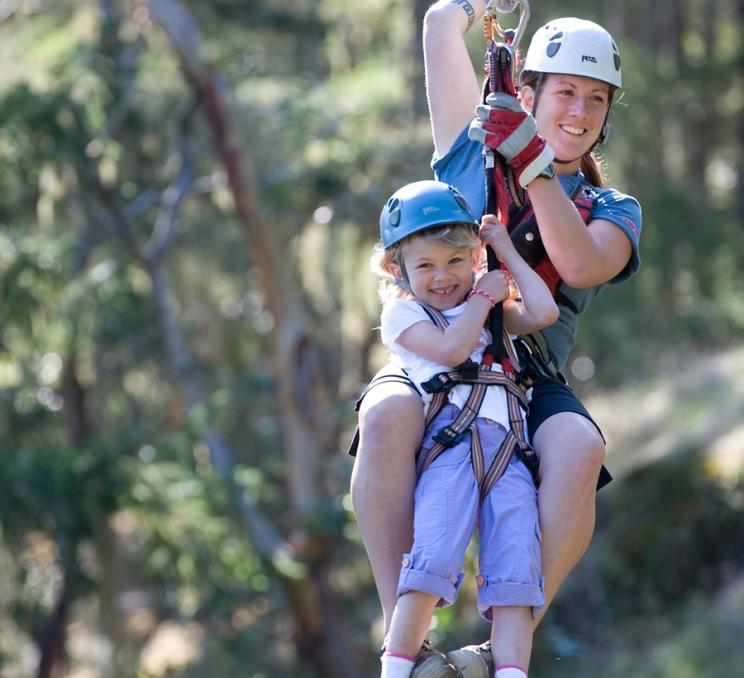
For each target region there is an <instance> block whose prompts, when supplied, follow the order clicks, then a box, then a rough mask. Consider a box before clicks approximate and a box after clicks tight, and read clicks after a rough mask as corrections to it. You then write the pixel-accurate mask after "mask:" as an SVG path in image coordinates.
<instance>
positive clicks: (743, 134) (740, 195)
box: [732, 0, 744, 227]
mask: <svg viewBox="0 0 744 678" xmlns="http://www.w3.org/2000/svg"><path fill="white" fill-rule="evenodd" d="M735 2H736V4H735V10H734V11H735V15H736V24H737V26H738V29H739V30H738V31H737V32H738V34H739V35H744V0H735ZM738 63H739V64H744V44H742V43H739V59H738ZM734 78H735V79H734V82H736V81H737V80H738V83H739V87H741V84H742V74H741V71H740V72H739V74H738V77H737V76H736V75H735V76H734ZM736 119H737V123H736V129H734V130H732V132H733V134H734V135H735V139H736V143H737V150H738V152H737V153H736V158H737V161H736V168H735V169H736V205H735V207H736V210H737V214H738V215H739V224H740V225H742V227H744V110H742V107H741V104H740V108H739V114H738V115H737V116H736Z"/></svg>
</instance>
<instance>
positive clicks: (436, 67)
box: [424, 0, 485, 157]
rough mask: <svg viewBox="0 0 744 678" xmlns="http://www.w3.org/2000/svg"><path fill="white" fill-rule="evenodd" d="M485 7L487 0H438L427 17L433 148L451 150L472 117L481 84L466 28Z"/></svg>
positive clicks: (441, 151)
mask: <svg viewBox="0 0 744 678" xmlns="http://www.w3.org/2000/svg"><path fill="white" fill-rule="evenodd" d="M484 11H485V2H484V0H439V2H437V3H436V4H434V5H432V7H430V8H429V10H428V11H427V13H426V16H425V17H424V70H425V73H426V94H427V98H428V101H429V116H430V118H431V128H432V134H433V137H434V149H435V151H436V154H437V155H438V156H439V157H442V156H443V155H444V154H446V153H447V151H449V149H450V148H451V147H452V144H453V143H454V141H455V139H457V137H458V135H459V134H460V133H461V132H462V130H463V129H465V127H466V125H468V124H469V123H470V121H471V120H472V119H473V115H474V113H473V111H474V109H475V106H476V105H477V104H478V103H479V102H480V84H479V82H478V80H477V77H476V74H475V70H474V68H473V62H472V60H471V59H470V54H469V53H468V50H467V47H466V45H465V33H466V31H467V30H468V29H469V28H470V27H471V26H473V25H474V24H475V23H476V22H478V21H479V20H480V19H481V17H482V16H483V12H484Z"/></svg>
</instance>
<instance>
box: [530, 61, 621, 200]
mask: <svg viewBox="0 0 744 678" xmlns="http://www.w3.org/2000/svg"><path fill="white" fill-rule="evenodd" d="M540 75H542V74H541V73H538V72H536V71H529V72H527V73H523V74H522V82H521V85H520V88H521V87H530V88H531V89H532V90H533V91H535V92H536V91H537V87H538V84H539V80H540ZM544 75H546V76H547V75H550V74H549V73H546V74H544ZM608 86H609V88H610V96H609V100H608V102H607V110H608V111H609V110H610V106H612V95H613V94H614V93H615V88H614V87H613V86H612V85H608ZM580 169H581V173H582V174H583V175H584V176H585V177H586V179H587V181H588V182H589V183H590V184H592V186H596V187H597V188H604V187H605V186H606V184H607V180H606V177H605V174H604V169H603V167H602V158H601V156H600V155H599V153H598V152H597V151H595V150H593V149H590V150H588V151H587V152H586V153H584V155H583V156H581V164H580Z"/></svg>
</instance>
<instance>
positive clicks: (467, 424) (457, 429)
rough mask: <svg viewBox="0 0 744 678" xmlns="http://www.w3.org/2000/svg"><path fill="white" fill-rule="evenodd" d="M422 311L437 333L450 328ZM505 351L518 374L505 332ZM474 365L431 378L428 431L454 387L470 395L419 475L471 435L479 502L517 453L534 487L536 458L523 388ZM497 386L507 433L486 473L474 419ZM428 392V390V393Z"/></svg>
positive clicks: (439, 315)
mask: <svg viewBox="0 0 744 678" xmlns="http://www.w3.org/2000/svg"><path fill="white" fill-rule="evenodd" d="M422 306H423V308H424V310H425V311H426V312H427V314H428V315H429V316H430V317H431V319H432V321H433V322H434V323H435V324H436V325H437V327H439V328H440V329H446V327H447V325H448V324H449V323H448V321H447V319H446V318H445V317H444V315H443V314H442V313H441V312H440V311H438V310H437V309H435V308H432V307H430V306H426V305H424V304H422ZM504 347H505V348H506V351H507V354H508V357H509V359H510V360H511V364H512V365H513V366H514V368H515V369H516V370H517V371H518V370H519V369H520V367H519V359H518V358H517V353H516V350H515V348H514V345H513V343H512V341H511V339H510V337H509V336H508V334H507V333H506V332H504ZM473 367H474V363H469V364H467V365H466V366H465V369H457V368H456V369H454V370H450V371H449V372H442V373H440V374H438V375H436V376H435V377H434V378H432V379H431V380H430V381H429V382H426V383H427V384H430V383H431V382H438V383H439V384H440V385H441V387H440V388H439V389H438V390H436V391H435V392H434V393H433V396H432V401H431V403H430V404H429V410H428V412H427V415H426V428H427V429H428V428H429V426H430V425H431V423H432V422H433V421H434V419H435V418H436V417H437V415H438V414H439V413H440V412H441V410H442V408H443V407H444V405H445V404H446V403H447V392H448V391H449V389H450V388H452V386H454V385H456V384H470V393H469V394H468V398H467V400H466V401H465V404H464V405H463V407H462V409H461V410H460V413H459V414H458V416H457V418H456V419H455V421H453V422H452V423H451V424H449V425H448V426H444V427H443V428H442V429H440V430H439V431H438V432H437V433H436V435H435V436H434V441H435V444H434V445H433V446H432V447H431V449H430V450H429V451H428V452H427V454H426V457H425V458H424V460H423V463H422V464H421V468H420V471H419V473H420V474H421V473H423V472H424V471H425V470H426V469H427V468H429V466H431V464H432V463H433V462H434V460H435V459H436V458H437V457H439V455H440V454H442V452H444V451H445V450H446V449H448V448H449V447H452V446H453V445H456V444H457V443H459V442H460V441H461V440H462V438H463V436H464V435H465V434H466V433H467V432H468V430H469V431H470V434H471V445H470V447H471V451H470V455H471V460H472V465H473V472H474V474H475V478H476V482H477V484H478V488H479V492H480V497H481V501H482V500H483V498H485V497H486V496H487V495H488V493H489V492H490V491H491V488H492V487H493V486H494V485H495V484H496V482H498V480H499V478H501V476H502V475H503V474H504V471H505V470H506V468H507V466H508V465H509V462H510V461H511V458H512V456H513V454H514V452H515V450H518V451H519V453H520V458H522V460H523V461H524V463H525V464H526V465H527V467H528V468H529V469H530V472H531V473H532V475H533V477H534V478H535V483H537V473H536V465H535V462H536V455H535V452H534V450H533V449H532V448H531V447H530V445H529V444H528V443H527V434H526V430H525V422H524V417H523V416H522V412H523V410H525V409H526V408H527V396H526V394H525V391H524V389H523V388H522V387H520V386H519V384H517V382H516V381H515V379H514V377H513V376H512V375H510V374H507V373H504V372H492V371H491V369H490V364H488V363H483V364H481V365H480V366H478V368H477V369H476V370H474V369H473ZM492 385H498V386H502V387H504V388H505V389H506V402H507V408H508V412H509V430H508V431H507V435H506V437H505V438H504V441H503V442H502V443H501V445H500V446H499V449H498V450H497V452H496V455H495V457H494V460H493V461H492V462H491V465H490V466H489V468H488V470H486V469H485V457H484V454H483V448H482V446H481V442H480V436H479V435H478V430H477V427H476V425H475V419H476V417H477V416H478V413H479V411H480V408H481V405H482V404H483V399H484V398H485V396H486V389H487V388H488V387H489V386H492ZM427 390H428V389H427Z"/></svg>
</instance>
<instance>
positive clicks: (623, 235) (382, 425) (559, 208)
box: [351, 0, 641, 675]
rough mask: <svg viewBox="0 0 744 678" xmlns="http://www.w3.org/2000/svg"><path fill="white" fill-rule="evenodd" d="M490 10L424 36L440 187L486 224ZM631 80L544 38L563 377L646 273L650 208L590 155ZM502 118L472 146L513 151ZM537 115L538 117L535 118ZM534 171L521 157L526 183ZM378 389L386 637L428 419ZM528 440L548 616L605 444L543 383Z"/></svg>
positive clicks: (372, 413) (371, 394)
mask: <svg viewBox="0 0 744 678" xmlns="http://www.w3.org/2000/svg"><path fill="white" fill-rule="evenodd" d="M483 12H484V2H483V0H440V1H439V2H437V3H436V4H435V5H433V6H432V7H431V8H430V9H429V11H428V12H427V14H426V18H425V26H424V57H425V68H426V80H427V92H428V98H429V109H430V115H431V123H432V132H433V137H434V148H435V160H434V163H433V167H434V171H435V174H436V176H437V178H438V179H439V180H441V181H444V182H446V183H449V184H452V185H454V186H456V187H457V188H458V189H460V191H461V192H462V193H463V194H464V196H465V198H466V200H467V201H468V203H469V204H470V205H471V206H472V207H473V209H474V210H476V213H478V210H481V211H482V209H483V207H484V205H485V189H484V174H483V166H482V156H481V149H482V144H481V143H479V141H473V140H471V139H470V138H469V136H468V131H469V125H470V122H471V120H472V117H473V110H474V108H475V107H476V105H478V104H479V102H480V86H479V82H478V78H477V76H476V73H475V71H474V69H473V65H472V62H471V60H470V57H469V54H468V52H467V49H466V45H465V41H464V35H465V33H466V31H467V30H468V29H469V28H470V27H471V26H472V25H473V24H474V23H475V22H476V21H477V20H478V19H479V18H480V17H481V16H482V15H483ZM620 78H621V74H620V58H619V54H618V51H617V48H616V47H615V43H614V41H613V40H612V38H611V36H610V35H609V34H608V33H607V32H606V31H604V29H602V28H601V27H599V26H597V25H596V24H593V23H591V22H585V21H581V20H578V19H560V20H557V21H554V22H550V23H549V24H547V25H546V26H544V27H543V28H541V29H539V30H538V31H537V33H536V34H535V36H534V38H533V40H532V43H531V45H530V48H529V50H528V53H527V55H526V57H525V64H524V68H523V73H522V76H521V87H520V95H519V96H520V103H521V106H522V107H523V109H524V111H525V116H526V117H525V118H524V120H522V122H524V121H525V120H526V121H527V122H531V121H532V116H534V122H535V123H536V128H537V131H538V132H539V135H537V136H536V137H534V138H533V139H531V140H529V143H527V144H525V148H526V149H528V151H527V152H528V154H532V155H531V157H530V159H531V160H534V162H540V161H542V160H545V159H546V158H548V159H549V156H550V154H549V153H545V148H549V149H552V152H553V154H554V156H555V160H554V161H553V163H552V164H546V165H545V166H544V167H543V169H542V170H541V171H540V172H539V173H536V172H535V171H533V170H534V167H531V168H530V172H527V173H526V174H525V176H524V177H523V179H524V181H523V184H522V185H523V186H524V187H525V188H526V191H525V192H526V197H527V198H528V200H529V201H530V202H531V204H532V208H533V209H534V215H535V217H536V219H537V224H538V226H539V232H540V236H541V238H542V242H543V244H544V247H545V250H546V252H547V254H548V256H549V258H550V261H551V262H552V265H553V266H554V267H555V270H556V271H557V273H558V274H559V275H560V278H561V279H562V282H560V284H559V286H558V288H557V295H556V300H557V301H558V305H559V309H560V317H559V320H558V322H557V323H555V325H553V326H551V327H550V328H548V330H545V331H543V332H542V333H541V335H542V336H541V337H538V339H539V341H538V343H542V344H543V345H544V347H546V348H545V351H544V354H543V358H544V361H545V362H546V363H549V364H550V365H549V367H550V371H551V372H555V370H556V369H557V370H560V369H563V368H564V366H565V363H566V361H567V358H568V353H569V351H570V348H571V346H572V345H573V340H574V337H575V333H576V328H577V316H578V314H579V313H581V312H583V311H584V310H586V308H587V306H588V305H589V303H590V302H591V301H592V299H593V298H594V297H595V296H596V294H597V293H598V292H599V290H600V289H601V287H602V286H603V285H604V284H606V283H608V282H612V283H616V282H621V281H623V280H626V279H627V278H628V277H630V275H632V274H633V273H634V272H635V270H637V268H638V266H639V263H640V259H639V256H638V238H639V235H640V228H641V223H640V222H641V214H640V207H639V206H638V203H637V202H636V201H635V200H634V199H633V198H631V197H629V196H624V195H622V194H620V193H619V192H617V191H614V190H612V189H606V188H603V186H602V184H603V181H602V176H601V173H600V171H599V168H598V165H597V163H596V162H595V161H594V159H593V158H592V156H591V151H592V149H593V148H594V146H595V145H596V144H597V143H598V142H599V141H600V140H601V139H602V138H603V137H604V135H605V133H606V121H607V116H608V113H609V110H610V105H611V100H612V95H613V93H614V91H615V89H616V88H617V87H619V86H620V82H621V80H620ZM499 103H501V104H503V103H504V102H503V101H502V102H499ZM502 110H503V111H505V112H504V113H503V114H502V113H501V110H499V108H498V107H496V106H482V107H481V108H480V109H479V115H478V118H479V119H478V120H477V121H476V123H474V131H473V132H471V134H473V135H474V136H476V137H477V138H478V139H485V140H486V141H488V142H493V143H494V144H495V143H496V142H497V141H501V140H503V139H501V138H499V139H496V141H494V136H498V135H493V134H492V133H491V132H492V130H493V129H498V127H499V125H498V123H499V120H501V121H502V122H503V121H506V123H505V125H506V126H505V127H504V126H503V125H502V130H503V129H507V128H508V124H510V121H511V120H512V118H513V114H514V113H515V112H514V111H513V110H509V109H508V108H507V107H505V108H503V109H502ZM530 112H531V114H532V116H529V115H527V113H530ZM507 114H509V115H507ZM510 115H512V117H511V118H510V117H509V116H510ZM517 116H518V114H517ZM492 123H493V125H492ZM518 127H521V125H515V126H514V127H513V131H516V129H517V128H518ZM507 131H508V129H507ZM507 136H508V135H507ZM543 141H544V143H545V146H544V147H543V146H540V144H541V143H543ZM533 150H534V151H535V152H534V153H533ZM533 156H534V157H533ZM506 159H507V162H509V160H510V159H509V158H506ZM523 161H524V158H523V157H516V158H515V157H513V158H511V164H512V167H513V168H514V169H515V172H516V173H517V174H518V175H520V173H522V170H524V163H523ZM520 163H521V164H520ZM533 165H534V163H533ZM553 169H554V172H553V171H552V170H553ZM552 174H555V176H551V175H552ZM577 191H581V192H582V193H584V194H586V195H588V196H589V197H590V198H591V204H592V209H591V215H590V216H589V219H588V222H585V221H584V220H583V219H582V216H581V214H580V213H579V211H578V210H577V207H576V205H575V204H574V202H573V201H572V200H571V197H569V196H574V194H575V193H576V192H577ZM543 372H547V370H543ZM373 385H374V388H368V389H367V391H366V393H365V394H364V396H363V400H362V401H361V403H360V407H359V449H358V453H357V456H356V462H355V466H354V471H353V473H352V479H351V494H352V501H353V505H354V510H355V513H356V517H357V523H358V525H359V529H360V532H361V535H362V539H363V541H364V544H365V547H366V549H367V553H368V555H369V558H370V563H371V566H372V571H373V575H374V578H375V582H376V584H377V589H378V594H379V596H380V601H381V603H382V607H383V613H384V621H385V633H387V630H388V627H389V624H390V616H391V614H392V611H393V608H394V606H395V600H396V589H397V584H398V573H399V570H400V558H401V554H402V553H404V552H405V551H406V550H407V549H408V548H409V546H410V543H411V506H412V496H413V488H414V484H415V464H414V457H415V453H416V451H417V449H418V447H419V444H420V441H421V436H422V433H423V416H422V406H421V400H420V398H419V397H418V395H417V394H416V393H415V391H414V390H413V389H412V388H411V387H409V386H407V385H406V384H405V382H404V381H403V380H401V379H400V378H396V379H393V380H381V381H380V382H379V383H375V382H373ZM528 428H529V434H530V437H531V441H532V444H533V446H534V448H535V450H536V452H537V454H538V457H539V460H540V480H541V483H540V488H539V494H538V501H539V512H540V525H541V529H542V568H543V575H544V578H545V583H544V592H545V601H546V605H545V607H544V608H543V610H542V613H543V614H544V611H545V609H547V606H548V605H549V604H550V602H551V601H552V599H553V598H554V596H555V594H556V592H557V590H558V588H559V586H560V585H561V583H562V582H563V580H564V579H565V577H566V576H567V575H568V573H569V572H570V571H571V570H572V569H573V568H574V566H575V565H576V564H577V563H578V561H579V560H580V558H581V557H582V555H583V554H584V552H585V550H586V548H587V547H588V545H589V542H590V540H591V536H592V532H593V529H594V520H595V493H596V487H597V479H598V476H599V474H600V470H601V469H602V462H603V459H604V454H605V444H604V439H603V437H602V434H601V432H600V431H599V429H598V428H597V426H596V424H595V423H594V422H593V421H592V419H591V417H590V416H589V414H588V412H587V411H586V409H585V408H584V407H583V405H582V404H581V403H580V402H579V401H578V399H577V398H576V396H575V395H574V394H573V391H571V389H570V388H568V387H567V386H566V385H565V384H564V383H563V382H562V381H561V380H560V379H559V378H557V377H554V376H552V375H545V374H544V375H543V376H542V377H541V378H539V379H537V380H536V382H535V384H534V386H533V397H532V401H531V403H530V414H529V417H528ZM541 616H542V615H540V616H539V617H538V618H536V620H535V623H538V622H539V619H540V617H541ZM414 675H415V674H414Z"/></svg>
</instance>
